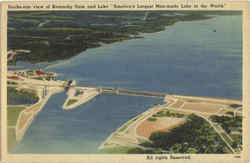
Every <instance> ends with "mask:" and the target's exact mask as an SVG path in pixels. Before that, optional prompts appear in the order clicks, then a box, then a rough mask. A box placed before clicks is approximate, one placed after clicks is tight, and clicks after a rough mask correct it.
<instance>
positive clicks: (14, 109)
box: [7, 105, 25, 126]
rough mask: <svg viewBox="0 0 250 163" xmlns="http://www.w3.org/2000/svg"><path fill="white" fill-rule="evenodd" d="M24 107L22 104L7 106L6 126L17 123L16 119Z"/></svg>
mask: <svg viewBox="0 0 250 163" xmlns="http://www.w3.org/2000/svg"><path fill="white" fill-rule="evenodd" d="M24 109H25V107H23V106H13V105H12V106H8V111H7V113H8V117H7V119H8V126H15V125H16V123H17V119H18V116H19V114H20V113H21V111H23V110H24Z"/></svg>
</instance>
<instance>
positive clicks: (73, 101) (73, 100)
mask: <svg viewBox="0 0 250 163" xmlns="http://www.w3.org/2000/svg"><path fill="white" fill-rule="evenodd" d="M77 101H78V100H75V99H70V100H69V101H68V102H67V106H69V105H72V104H74V103H76V102H77Z"/></svg>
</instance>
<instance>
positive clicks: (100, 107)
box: [12, 16, 242, 153]
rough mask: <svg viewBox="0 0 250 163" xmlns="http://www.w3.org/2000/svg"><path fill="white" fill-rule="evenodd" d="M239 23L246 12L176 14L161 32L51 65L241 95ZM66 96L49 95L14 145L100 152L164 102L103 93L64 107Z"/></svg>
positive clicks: (123, 82)
mask: <svg viewBox="0 0 250 163" xmlns="http://www.w3.org/2000/svg"><path fill="white" fill-rule="evenodd" d="M241 24H242V20H241V16H217V17H216V18H214V19H210V20H203V21H193V22H179V23H176V24H175V25H173V26H169V27H167V29H166V30H165V31H162V32H158V33H152V34H142V35H143V36H144V38H143V39H135V40H127V41H122V42H117V43H113V44H108V45H104V46H102V47H100V48H95V49H89V50H87V51H84V52H82V53H81V54H80V55H78V56H76V57H73V58H72V59H69V60H66V61H60V62H57V63H55V64H52V65H50V66H48V67H47V68H46V71H53V72H57V73H58V74H59V79H63V80H68V79H74V80H76V81H77V84H78V85H87V86H105V87H119V88H124V89H136V90H147V91H157V92H166V93H174V94H181V95H192V96H211V97H223V98H235V99H241V98H242V36H241V35H242V26H241ZM214 29H216V31H217V32H213V30H214ZM19 66H20V65H19ZM28 66H30V65H28ZM24 67H25V66H24ZM65 98H66V95H65V93H60V94H56V95H54V96H52V98H51V99H50V100H49V101H48V103H47V104H46V106H45V107H44V109H43V110H42V111H41V112H40V113H39V115H38V116H37V117H36V119H35V120H34V121H33V123H32V125H31V126H30V128H29V129H28V130H27V133H26V134H25V136H24V138H23V140H22V141H21V142H20V143H19V144H18V145H17V146H16V147H15V148H14V149H13V150H12V153H97V152H98V150H97V147H98V146H99V145H100V144H101V143H102V142H103V141H104V140H105V139H106V138H107V136H108V135H109V134H110V133H112V131H114V130H115V129H116V128H118V127H119V126H120V125H122V124H123V123H124V122H126V121H127V120H129V119H130V118H132V117H134V116H135V115H137V114H139V113H141V112H143V111H145V110H147V109H148V108H150V107H151V106H152V105H153V104H155V103H160V102H162V101H161V100H160V99H153V98H145V97H134V96H117V95H101V96H98V97H97V98H95V99H94V100H92V101H89V102H88V103H86V104H83V105H81V106H79V107H78V108H76V109H74V110H70V111H65V110H62V108H61V106H62V104H63V102H64V100H65Z"/></svg>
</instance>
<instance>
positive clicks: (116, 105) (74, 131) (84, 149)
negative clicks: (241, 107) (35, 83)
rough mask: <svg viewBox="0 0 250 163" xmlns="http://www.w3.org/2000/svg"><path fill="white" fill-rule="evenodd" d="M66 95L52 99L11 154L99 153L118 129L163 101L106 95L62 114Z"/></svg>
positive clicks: (55, 96) (58, 95)
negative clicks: (101, 146) (102, 145)
mask: <svg viewBox="0 0 250 163" xmlns="http://www.w3.org/2000/svg"><path fill="white" fill-rule="evenodd" d="M65 99H66V95H65V93H60V94H56V95H54V96H52V98H51V100H49V102H48V103H47V104H46V105H45V107H44V109H43V110H42V112H41V113H39V114H38V116H37V117H36V119H35V120H34V121H33V123H32V125H31V127H30V128H29V129H28V131H27V132H26V134H25V136H24V138H23V140H22V141H21V142H20V143H19V144H18V145H17V146H16V147H15V149H13V150H12V151H11V152H12V153H97V152H98V150H97V148H98V146H99V145H100V144H101V143H102V142H103V141H104V140H105V139H106V138H107V137H108V136H109V135H110V134H111V133H112V132H113V131H114V130H115V129H116V128H118V127H119V126H121V125H122V124H123V123H125V122H126V121H127V120H129V119H131V118H132V117H135V116H136V115H138V114H139V113H141V112H143V111H145V110H147V109H148V108H151V107H152V106H153V104H157V103H162V100H161V99H154V98H145V97H139V96H123V95H121V96H117V95H109V94H104V95H100V96H97V97H96V98H95V99H94V100H91V101H89V102H87V103H86V104H84V105H81V106H79V107H78V108H76V109H73V110H62V108H61V106H62V105H63V102H64V101H63V100H65Z"/></svg>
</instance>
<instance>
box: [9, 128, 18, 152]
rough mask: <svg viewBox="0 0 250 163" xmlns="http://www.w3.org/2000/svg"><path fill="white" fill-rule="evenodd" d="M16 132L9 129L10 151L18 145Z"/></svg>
mask: <svg viewBox="0 0 250 163" xmlns="http://www.w3.org/2000/svg"><path fill="white" fill-rule="evenodd" d="M16 143H17V142H16V130H15V129H14V128H9V129H8V150H10V149H11V148H12V147H13V146H15V145H16Z"/></svg>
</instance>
